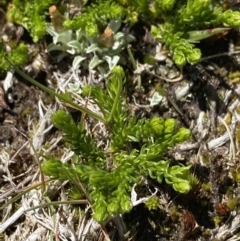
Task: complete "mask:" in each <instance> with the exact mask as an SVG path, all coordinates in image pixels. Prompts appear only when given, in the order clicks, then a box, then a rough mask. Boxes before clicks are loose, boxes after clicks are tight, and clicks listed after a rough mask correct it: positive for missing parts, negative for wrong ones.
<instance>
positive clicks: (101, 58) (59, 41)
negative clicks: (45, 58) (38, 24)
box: [47, 20, 134, 77]
mask: <svg viewBox="0 0 240 241" xmlns="http://www.w3.org/2000/svg"><path fill="white" fill-rule="evenodd" d="M120 26H121V21H120V20H111V21H110V23H109V25H108V27H107V29H109V31H111V33H112V34H111V35H109V36H108V35H107V36H104V34H105V32H104V34H102V35H100V36H95V37H90V36H87V35H86V32H85V31H83V30H82V29H79V30H77V31H74V30H65V31H63V32H60V33H59V32H57V31H55V29H54V28H53V27H52V26H49V27H48V28H47V31H48V33H49V34H50V35H51V36H52V37H53V43H51V44H49V45H48V47H47V51H48V52H51V51H56V50H57V51H61V54H59V55H58V57H57V61H61V59H62V58H64V57H65V56H66V55H68V54H71V55H74V56H75V57H74V59H73V62H72V66H73V68H74V69H77V68H79V66H80V64H81V63H85V64H86V63H87V64H88V67H89V69H90V70H93V69H97V70H98V71H99V72H100V74H101V75H102V76H103V77H106V76H108V74H109V73H110V71H111V70H112V69H113V68H114V67H115V66H116V65H117V64H118V63H122V64H124V63H125V60H124V58H123V57H122V55H121V52H122V51H123V50H124V49H125V48H126V47H127V45H128V43H130V42H131V41H133V40H134V37H133V36H132V35H130V34H125V33H122V32H118V30H119V28H120ZM107 29H106V30H107ZM106 30H105V31H106ZM105 35H106V34H105ZM106 63H107V64H106Z"/></svg>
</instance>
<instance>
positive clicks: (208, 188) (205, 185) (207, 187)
mask: <svg viewBox="0 0 240 241" xmlns="http://www.w3.org/2000/svg"><path fill="white" fill-rule="evenodd" d="M202 189H203V190H204V191H205V192H208V193H210V192H211V191H212V186H211V183H210V182H208V183H203V184H202Z"/></svg>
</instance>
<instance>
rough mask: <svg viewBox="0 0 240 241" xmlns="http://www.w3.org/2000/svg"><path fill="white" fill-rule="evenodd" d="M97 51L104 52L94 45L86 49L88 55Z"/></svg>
mask: <svg viewBox="0 0 240 241" xmlns="http://www.w3.org/2000/svg"><path fill="white" fill-rule="evenodd" d="M95 51H98V52H102V50H101V49H100V48H99V47H98V45H97V44H92V45H91V46H90V47H88V48H87V49H86V53H91V52H95Z"/></svg>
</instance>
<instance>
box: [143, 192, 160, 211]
mask: <svg viewBox="0 0 240 241" xmlns="http://www.w3.org/2000/svg"><path fill="white" fill-rule="evenodd" d="M145 205H146V207H147V208H148V209H149V210H156V209H157V208H158V206H159V199H158V197H157V196H156V195H155V196H153V197H151V198H150V199H149V200H147V201H146V202H145Z"/></svg>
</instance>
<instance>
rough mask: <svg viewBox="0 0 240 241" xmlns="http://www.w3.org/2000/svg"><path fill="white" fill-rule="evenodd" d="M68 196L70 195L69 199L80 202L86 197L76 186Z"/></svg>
mask: <svg viewBox="0 0 240 241" xmlns="http://www.w3.org/2000/svg"><path fill="white" fill-rule="evenodd" d="M68 195H69V198H71V199H73V200H80V199H82V198H83V197H84V194H83V192H82V191H81V190H80V188H78V187H76V186H73V187H71V188H70V190H69V193H68Z"/></svg>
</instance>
